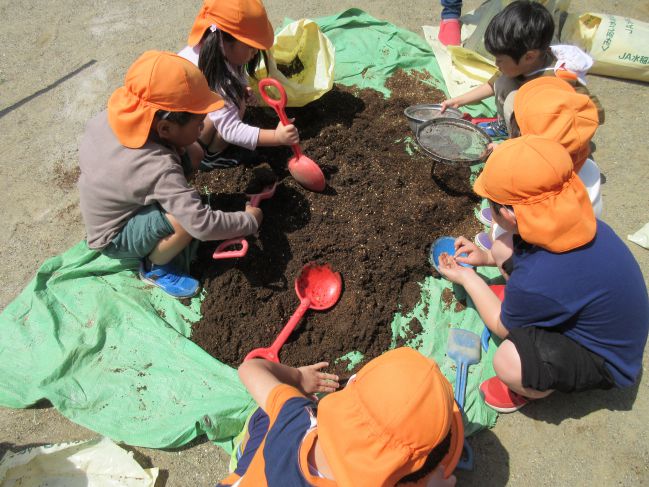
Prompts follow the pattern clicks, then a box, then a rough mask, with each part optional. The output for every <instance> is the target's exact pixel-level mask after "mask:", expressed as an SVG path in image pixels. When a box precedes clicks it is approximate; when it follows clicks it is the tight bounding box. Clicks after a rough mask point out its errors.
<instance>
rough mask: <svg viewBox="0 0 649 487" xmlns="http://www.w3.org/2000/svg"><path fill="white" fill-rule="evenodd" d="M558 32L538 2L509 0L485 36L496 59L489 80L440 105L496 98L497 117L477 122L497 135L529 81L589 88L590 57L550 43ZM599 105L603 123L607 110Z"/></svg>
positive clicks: (505, 133) (506, 129)
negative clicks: (563, 81) (561, 82)
mask: <svg viewBox="0 0 649 487" xmlns="http://www.w3.org/2000/svg"><path fill="white" fill-rule="evenodd" d="M553 34H554V20H553V19H552V14H550V12H549V11H548V10H547V9H546V8H545V7H544V6H543V5H542V4H541V3H540V2H535V1H528V0H517V1H514V2H511V3H510V4H509V5H507V7H505V8H504V9H503V10H502V11H501V12H499V13H498V14H497V15H496V16H494V18H493V19H491V21H490V22H489V25H488V26H487V30H486V31H485V36H484V45H485V49H486V50H487V51H488V52H489V53H490V54H491V55H492V56H494V58H495V62H496V66H497V67H498V70H499V71H498V72H497V73H496V74H495V75H494V76H493V77H492V78H491V79H490V80H489V81H487V82H486V83H485V84H483V85H480V86H478V87H476V88H474V89H472V90H471V91H468V92H467V93H465V94H463V95H460V96H458V97H455V98H451V99H448V100H445V101H444V102H443V103H442V107H443V110H444V109H446V107H453V108H458V107H461V106H464V105H470V104H472V103H477V102H479V101H481V100H484V99H485V98H488V97H490V96H494V97H495V102H496V110H497V112H498V119H497V120H496V121H495V122H482V123H480V124H478V125H479V126H480V127H481V128H483V129H484V130H485V131H486V132H487V134H489V136H491V137H492V138H494V139H504V138H507V137H509V134H510V133H511V132H510V131H511V115H512V109H513V100H514V94H515V93H516V91H517V90H518V89H519V88H520V87H521V86H523V85H524V84H525V83H527V82H528V81H530V80H532V79H535V78H538V77H540V76H557V77H561V78H563V79H566V80H568V81H569V82H570V83H571V84H573V85H574V86H575V87H576V88H577V89H579V90H580V91H581V92H583V93H586V94H589V92H588V90H587V89H586V86H585V85H586V82H585V76H584V75H585V73H586V71H587V70H588V69H589V68H590V66H591V65H592V58H590V56H589V55H588V54H586V53H585V52H583V51H581V50H580V49H579V48H577V47H576V46H567V45H557V46H550V43H551V42H552V36H553ZM592 98H593V100H594V101H595V102H596V103H597V104H598V108H599V109H600V122H601V123H603V122H604V110H603V109H602V108H601V105H599V102H598V101H597V98H596V97H594V96H593V97H592Z"/></svg>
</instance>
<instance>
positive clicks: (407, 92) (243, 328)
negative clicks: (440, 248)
mask: <svg viewBox="0 0 649 487" xmlns="http://www.w3.org/2000/svg"><path fill="white" fill-rule="evenodd" d="M426 77H427V76H425V75H418V76H417V77H413V76H409V75H406V74H405V73H403V72H398V73H397V74H395V75H394V76H393V77H392V78H391V79H390V80H389V82H388V85H387V86H388V88H390V89H391V90H392V96H391V97H390V98H389V99H386V98H384V97H383V95H382V94H380V93H378V92H376V91H374V90H370V89H366V90H362V91H358V90H355V89H353V88H347V87H343V86H338V85H337V86H335V87H334V89H333V90H332V91H330V92H329V93H327V94H326V95H325V96H323V97H322V98H321V99H319V100H317V101H316V102H313V103H311V104H309V105H308V106H306V107H303V108H300V109H288V110H287V112H288V116H289V117H294V118H295V124H296V126H297V127H298V129H299V131H300V137H301V145H302V149H303V151H304V153H305V154H306V155H307V156H309V157H310V158H311V159H313V160H315V161H316V162H318V163H319V165H320V166H321V168H322V169H323V172H324V173H325V176H326V177H327V182H328V187H327V189H326V190H325V192H324V193H322V194H317V193H311V192H309V191H307V190H305V189H303V188H302V187H301V186H299V185H298V184H297V183H296V182H295V181H294V180H293V178H291V177H290V175H289V174H288V172H287V169H286V162H287V160H288V159H289V158H290V156H291V152H290V150H289V149H288V148H268V149H259V150H258V151H257V154H255V156H259V159H258V160H261V161H264V162H268V164H270V166H271V167H272V170H273V171H274V172H275V174H276V175H277V178H278V180H279V185H278V187H277V192H276V194H275V196H274V197H273V199H271V200H268V201H265V202H263V203H262V205H261V207H262V209H263V211H264V222H263V225H262V228H261V231H260V234H259V236H258V237H257V238H254V237H249V238H248V240H249V242H250V250H249V251H248V255H247V256H246V257H245V258H242V259H237V260H228V261H214V260H212V259H211V254H212V251H213V249H214V247H215V244H206V245H204V246H203V247H202V248H201V251H200V259H199V264H198V266H197V268H196V270H197V272H198V273H200V274H201V276H202V279H203V284H204V286H205V288H206V290H207V297H206V299H205V301H204V303H203V307H202V314H203V318H202V320H201V321H200V322H199V323H197V324H195V325H194V327H193V335H192V339H193V340H194V341H195V342H196V343H197V344H199V345H200V346H201V347H203V348H204V349H205V350H207V352H209V353H210V354H211V355H213V356H214V357H216V358H218V359H219V360H221V361H223V362H225V363H227V364H230V365H233V366H236V365H238V364H239V363H240V362H241V361H242V360H243V358H244V357H245V355H246V354H247V353H248V352H249V351H250V350H252V349H254V348H257V347H267V346H270V344H271V343H272V342H273V340H274V339H275V337H276V336H277V334H278V333H279V332H280V330H281V328H282V327H283V326H284V324H285V323H286V322H287V321H288V319H289V317H290V316H291V314H292V313H293V311H294V310H295V309H296V308H297V307H298V304H299V300H298V298H297V296H296V294H295V290H294V280H295V278H296V277H297V276H298V275H299V273H300V270H301V268H302V266H303V265H304V264H306V263H308V262H311V261H316V262H321V263H323V262H328V263H330V264H331V266H332V267H333V268H334V270H337V271H340V272H341V274H342V277H343V293H342V296H341V299H340V301H339V302H338V304H337V305H336V306H335V307H334V308H333V309H331V310H329V311H325V312H318V311H308V312H307V314H306V316H305V317H304V319H303V320H302V322H301V323H300V324H299V325H298V327H297V329H296V330H295V332H294V333H293V335H292V337H291V338H290V339H289V342H288V343H287V344H286V345H285V346H284V347H283V349H282V352H281V360H282V362H283V363H286V364H289V365H305V364H310V363H314V362H316V361H320V360H326V361H329V362H333V361H334V360H335V359H336V358H338V357H340V356H342V355H344V354H346V353H347V352H350V351H352V350H359V351H361V352H362V353H363V354H364V355H365V358H366V360H367V359H371V358H373V357H375V356H377V355H379V354H380V353H381V352H383V351H385V350H387V349H388V347H389V346H390V343H391V329H390V323H391V321H392V317H393V315H394V313H395V312H396V311H400V310H401V311H403V312H407V311H409V310H410V309H411V308H412V307H413V306H414V305H415V304H416V303H417V302H418V301H419V298H420V290H419V286H418V284H417V283H418V282H420V281H421V280H422V279H424V278H425V277H426V276H427V275H429V274H430V273H431V272H434V271H431V267H430V265H429V264H428V248H429V245H430V243H431V242H432V241H433V240H435V239H436V238H437V237H439V236H441V235H458V234H460V233H466V234H469V235H472V234H473V233H475V231H477V229H478V227H477V224H476V223H475V219H474V218H473V207H474V206H475V204H476V203H477V202H478V199H477V198H476V197H475V196H474V195H473V194H472V191H471V187H470V185H469V169H468V168H466V167H452V166H445V165H442V164H437V165H435V167H433V163H432V161H431V160H430V159H428V158H427V156H425V155H423V154H421V153H419V152H418V151H417V150H416V148H415V147H414V144H413V142H412V139H413V135H412V133H411V132H410V129H409V127H408V123H407V120H406V119H405V117H404V116H403V110H404V109H405V108H406V107H407V106H409V105H412V104H416V103H435V102H439V101H441V100H442V99H443V96H444V95H443V94H442V93H441V92H440V91H438V90H436V89H434V88H432V87H430V86H429V85H428V84H426V83H425V80H426ZM248 111H249V112H250V113H249V114H248V117H249V122H250V123H254V124H256V125H258V126H261V127H266V128H274V127H275V126H276V125H277V116H276V115H275V113H274V112H273V111H272V110H270V109H268V108H255V109H249V110H248ZM407 148H411V149H414V153H413V154H412V155H409V153H408V152H407V150H406V149H407ZM251 159H254V157H251ZM254 173H255V170H254V166H252V165H250V164H246V165H242V166H239V167H237V168H233V169H228V170H216V171H212V172H210V173H199V174H198V175H197V176H196V177H195V179H194V185H195V187H196V188H198V189H199V190H200V191H201V192H203V193H212V195H211V197H210V204H211V205H212V206H213V207H216V208H220V209H225V210H240V209H243V207H244V203H245V196H244V194H243V192H244V191H245V188H246V187H247V186H249V185H250V181H251V180H253V179H254V178H255V174H254ZM215 193H216V194H215ZM346 365H347V364H346V363H339V364H338V365H337V366H336V367H335V370H337V371H338V372H343V371H344V370H345V366H346Z"/></svg>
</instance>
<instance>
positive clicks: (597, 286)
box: [439, 135, 649, 412]
mask: <svg viewBox="0 0 649 487" xmlns="http://www.w3.org/2000/svg"><path fill="white" fill-rule="evenodd" d="M473 189H474V191H475V192H476V193H477V194H479V195H480V196H482V197H484V198H487V199H488V200H489V201H490V204H491V209H492V214H493V217H494V219H495V221H496V222H497V223H498V224H499V225H501V226H502V227H503V228H504V229H506V230H508V231H511V232H513V233H514V235H515V237H514V254H513V270H512V273H511V276H510V278H509V280H508V281H507V285H506V288H505V298H504V301H503V302H502V304H501V302H500V301H499V299H498V298H497V297H496V296H495V295H494V294H493V293H492V291H491V290H490V289H489V288H488V286H487V284H486V283H485V282H484V281H483V280H482V279H481V278H480V277H479V276H478V274H476V273H475V271H474V270H473V269H471V268H465V267H461V266H459V265H458V262H466V263H470V264H473V265H476V266H481V265H494V262H491V260H493V258H492V257H491V256H490V254H489V253H487V252H485V251H483V250H480V249H478V248H477V247H476V246H475V245H474V244H473V243H471V242H469V241H468V240H467V239H465V238H464V237H460V238H459V239H458V240H457V241H456V254H455V255H456V257H455V258H454V257H452V256H450V255H443V256H442V257H440V266H439V267H440V272H441V273H442V274H444V275H445V276H446V277H447V278H448V279H450V280H451V281H453V282H455V283H458V284H461V285H462V286H464V288H465V289H466V291H467V292H468V294H469V295H470V296H471V298H472V300H473V301H474V303H475V305H476V308H477V310H478V312H479V313H480V316H481V317H482V319H483V320H484V322H485V324H486V325H487V327H488V328H489V329H490V331H491V333H492V334H494V335H497V336H498V337H500V338H502V339H503V340H504V341H503V342H502V344H501V345H500V347H499V349H498V351H497V352H496V355H495V356H494V370H495V371H496V374H497V375H496V377H493V378H492V379H490V380H488V381H486V382H484V383H483V384H482V386H481V390H482V392H483V394H484V397H485V402H486V403H487V404H488V405H489V406H491V407H493V408H494V409H496V410H498V411H500V412H511V411H515V410H517V409H519V408H520V407H522V406H523V405H524V404H525V403H527V401H528V400H529V399H539V398H542V397H546V396H548V395H549V394H551V393H552V392H553V391H555V390H558V391H561V392H572V391H583V390H588V389H609V388H611V387H614V386H617V387H625V386H630V385H632V384H633V383H634V382H635V381H636V379H637V378H638V375H639V373H640V370H641V368H642V354H643V350H644V347H645V343H646V341H647V331H648V328H649V299H648V297H647V289H646V287H645V284H644V279H643V276H642V273H641V271H640V268H639V266H638V264H637V262H636V261H635V259H634V258H633V256H632V255H631V252H630V251H629V250H628V248H627V247H626V245H625V244H624V242H622V240H620V238H619V237H618V236H617V235H615V233H614V232H613V230H611V228H610V227H609V226H608V225H606V224H605V223H604V222H602V221H599V220H597V219H596V218H595V216H594V213H593V208H592V205H591V203H590V201H589V198H588V194H587V192H586V189H585V187H584V185H583V183H582V182H581V180H580V179H579V177H578V176H577V175H576V173H575V172H574V170H573V165H572V161H571V159H570V155H569V154H568V152H567V151H566V150H565V149H564V148H563V146H561V145H560V144H558V143H557V142H554V141H550V140H546V139H543V138H541V137H538V136H532V135H526V136H523V137H520V138H518V139H513V140H509V141H507V142H505V143H503V144H502V145H501V146H500V147H499V148H498V150H497V151H494V153H493V154H492V156H491V157H490V158H489V160H488V161H487V164H486V165H485V168H484V170H483V172H482V174H481V175H480V176H479V177H478V179H477V180H476V182H475V185H474V187H473ZM463 252H466V253H467V254H468V256H467V257H464V258H462V257H459V254H460V253H463Z"/></svg>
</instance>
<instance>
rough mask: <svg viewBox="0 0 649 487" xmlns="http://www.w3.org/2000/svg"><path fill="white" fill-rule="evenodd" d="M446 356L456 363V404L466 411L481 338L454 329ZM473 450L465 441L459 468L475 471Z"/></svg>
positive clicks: (450, 334)
mask: <svg viewBox="0 0 649 487" xmlns="http://www.w3.org/2000/svg"><path fill="white" fill-rule="evenodd" d="M446 354H447V355H448V356H449V358H451V359H453V360H454V361H455V364H456V367H457V370H456V374H455V402H457V405H458V407H459V408H460V410H462V411H463V410H464V399H465V397H466V379H467V375H468V372H469V367H470V366H471V365H473V364H477V363H479V362H480V337H479V336H478V335H476V334H475V333H472V332H470V331H467V330H459V329H452V330H450V331H449V333H448V350H447V351H446ZM473 463H474V460H473V449H472V448H471V446H470V445H469V444H468V443H467V441H466V439H465V441H464V448H463V451H462V457H461V458H460V461H459V463H458V464H457V467H458V468H459V469H462V470H473Z"/></svg>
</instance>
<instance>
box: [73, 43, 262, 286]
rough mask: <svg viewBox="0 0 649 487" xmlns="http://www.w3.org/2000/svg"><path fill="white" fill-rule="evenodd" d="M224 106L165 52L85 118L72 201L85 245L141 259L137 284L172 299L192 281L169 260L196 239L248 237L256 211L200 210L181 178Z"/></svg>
mask: <svg viewBox="0 0 649 487" xmlns="http://www.w3.org/2000/svg"><path fill="white" fill-rule="evenodd" d="M222 106H223V101H222V99H221V98H220V97H219V96H218V95H217V94H216V93H214V92H212V91H211V90H210V89H209V87H208V85H207V81H206V80H205V77H204V76H203V74H202V73H201V72H200V71H199V70H198V68H196V67H195V66H194V65H193V64H192V63H190V62H189V61H187V60H185V59H183V58H181V57H179V56H176V55H175V54H172V53H167V52H160V51H147V52H145V53H144V54H143V55H142V56H141V57H140V58H139V59H137V60H136V61H135V62H134V63H133V65H132V66H131V67H130V68H129V71H128V72H127V74H126V78H125V82H124V86H122V87H120V88H118V89H117V90H115V92H114V93H113V95H112V96H111V98H110V100H109V101H108V109H107V110H104V111H103V112H101V113H100V114H98V115H97V116H95V117H94V118H93V119H91V120H90V121H89V122H88V124H87V126H86V131H85V133H84V135H83V138H82V140H81V146H80V148H79V166H80V168H81V176H80V178H79V183H78V186H79V193H80V206H81V214H82V216H83V220H84V223H85V226H86V233H87V241H88V246H89V247H90V248H91V249H97V250H100V251H102V252H103V253H104V254H105V255H107V256H109V257H114V258H122V259H123V258H133V257H137V258H140V259H142V262H141V265H140V277H141V278H142V279H144V280H146V281H148V282H151V283H152V284H154V285H157V286H159V287H160V288H161V289H163V290H164V291H166V292H167V293H169V294H170V295H172V296H174V297H177V298H184V297H190V296H193V295H194V294H196V292H197V291H198V281H196V280H195V279H193V278H192V277H191V276H189V275H186V274H183V273H182V272H181V271H180V270H179V269H176V268H174V267H173V266H172V265H171V264H170V262H171V260H172V259H173V258H174V257H175V256H176V255H178V254H179V253H180V252H181V251H182V250H183V249H184V248H185V247H186V246H187V245H188V244H189V243H190V242H191V240H192V239H193V238H196V239H198V240H224V239H229V238H233V237H239V236H245V235H250V234H252V233H255V232H256V231H257V229H258V227H259V225H260V223H261V220H262V212H261V210H260V209H259V208H253V207H251V206H247V207H246V210H245V211H238V212H228V213H225V212H222V211H215V210H212V209H210V207H209V206H207V205H205V204H203V203H202V202H201V198H200V195H199V194H198V192H197V191H196V190H195V189H193V188H192V187H190V186H189V184H188V183H187V179H186V177H185V173H186V172H188V171H189V170H191V168H192V167H196V166H197V165H198V163H199V162H200V159H201V158H202V155H203V154H202V151H201V150H200V148H199V147H198V145H197V144H196V140H197V139H198V136H199V134H200V131H201V128H202V123H203V122H202V121H203V119H204V118H205V114H206V113H209V112H212V111H214V110H218V109H219V108H221V107H222Z"/></svg>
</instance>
